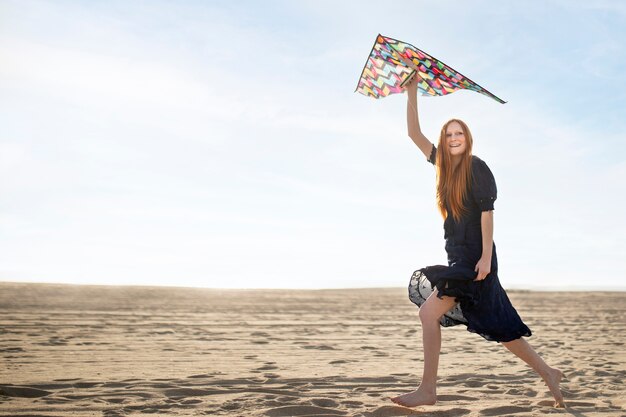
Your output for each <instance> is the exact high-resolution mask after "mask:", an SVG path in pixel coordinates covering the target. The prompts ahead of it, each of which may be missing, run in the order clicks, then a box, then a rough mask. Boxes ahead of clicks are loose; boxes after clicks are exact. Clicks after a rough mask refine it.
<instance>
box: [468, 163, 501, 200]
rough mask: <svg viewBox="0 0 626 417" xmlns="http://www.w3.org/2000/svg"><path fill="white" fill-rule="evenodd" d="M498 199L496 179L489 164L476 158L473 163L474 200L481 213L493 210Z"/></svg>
mask: <svg viewBox="0 0 626 417" xmlns="http://www.w3.org/2000/svg"><path fill="white" fill-rule="evenodd" d="M497 197H498V189H497V188H496V179H495V178H494V177H493V174H492V173H491V170H490V169H489V167H488V166H487V164H486V163H485V162H484V161H483V160H481V159H479V158H477V157H474V158H473V161H472V198H473V199H474V202H475V203H476V205H477V206H478V207H480V211H490V210H493V209H494V208H493V203H494V202H495V201H496V198H497Z"/></svg>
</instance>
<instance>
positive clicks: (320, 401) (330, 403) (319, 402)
mask: <svg viewBox="0 0 626 417" xmlns="http://www.w3.org/2000/svg"><path fill="white" fill-rule="evenodd" d="M311 403H312V404H313V405H316V406H318V407H327V408H328V407H338V406H339V404H337V402H336V401H335V400H331V399H330V398H314V399H312V400H311Z"/></svg>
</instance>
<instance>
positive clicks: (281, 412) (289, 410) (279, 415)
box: [265, 405, 347, 417]
mask: <svg viewBox="0 0 626 417" xmlns="http://www.w3.org/2000/svg"><path fill="white" fill-rule="evenodd" d="M346 414H347V412H346V411H342V410H333V409H332V408H323V407H316V406H313V405H289V406H286V407H278V408H271V409H269V410H267V411H266V412H265V415H267V416H270V417H290V416H308V415H317V416H322V415H327V416H343V415H346Z"/></svg>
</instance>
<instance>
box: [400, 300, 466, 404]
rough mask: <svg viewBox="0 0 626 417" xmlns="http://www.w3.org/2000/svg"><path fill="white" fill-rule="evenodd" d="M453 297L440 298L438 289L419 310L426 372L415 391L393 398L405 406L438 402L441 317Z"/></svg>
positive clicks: (452, 301)
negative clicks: (437, 292)
mask: <svg viewBox="0 0 626 417" xmlns="http://www.w3.org/2000/svg"><path fill="white" fill-rule="evenodd" d="M454 304H455V301H454V298H453V297H446V296H444V297H443V299H442V298H438V297H437V294H436V291H435V292H433V293H432V294H431V295H430V297H428V299H427V300H426V302H424V304H423V305H422V307H421V308H420V311H419V317H420V321H421V322H422V341H423V344H424V373H423V376H422V382H421V384H420V386H419V388H417V389H416V390H415V391H411V392H408V393H406V394H402V395H399V396H397V397H394V398H391V401H393V402H394V403H396V404H400V405H403V406H405V407H415V406H418V405H431V404H435V403H436V402H437V369H438V368H439V352H440V350H441V326H440V324H439V319H440V318H441V316H443V315H444V314H445V313H447V312H448V311H449V310H450V309H451V308H452V307H454Z"/></svg>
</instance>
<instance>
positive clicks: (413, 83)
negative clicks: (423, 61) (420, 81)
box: [404, 72, 418, 93]
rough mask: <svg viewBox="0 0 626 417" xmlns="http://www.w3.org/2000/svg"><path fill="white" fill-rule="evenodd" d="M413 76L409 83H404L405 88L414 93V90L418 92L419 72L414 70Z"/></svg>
mask: <svg viewBox="0 0 626 417" xmlns="http://www.w3.org/2000/svg"><path fill="white" fill-rule="evenodd" d="M412 77H413V78H411V80H410V81H409V82H408V83H406V84H404V89H405V90H406V91H408V92H409V93H412V92H416V93H417V78H418V76H417V73H416V72H414V73H413V75H412Z"/></svg>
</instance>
